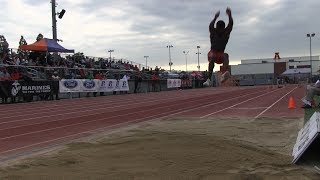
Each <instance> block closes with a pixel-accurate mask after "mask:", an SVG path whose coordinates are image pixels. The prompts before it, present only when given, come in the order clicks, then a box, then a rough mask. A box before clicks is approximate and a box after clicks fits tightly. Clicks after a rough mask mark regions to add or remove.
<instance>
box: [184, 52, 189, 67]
mask: <svg viewBox="0 0 320 180" xmlns="http://www.w3.org/2000/svg"><path fill="white" fill-rule="evenodd" d="M188 53H189V51H183V54H184V55H185V56H186V72H187V71H188V57H187V56H188Z"/></svg>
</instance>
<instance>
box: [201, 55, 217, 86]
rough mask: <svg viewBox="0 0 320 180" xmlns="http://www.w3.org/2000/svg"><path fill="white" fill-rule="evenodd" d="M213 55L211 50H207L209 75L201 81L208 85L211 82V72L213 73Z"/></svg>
mask: <svg viewBox="0 0 320 180" xmlns="http://www.w3.org/2000/svg"><path fill="white" fill-rule="evenodd" d="M215 58H216V57H215V55H214V53H213V52H212V51H209V53H208V61H209V65H208V72H209V77H207V81H206V82H204V83H203V85H204V86H210V85H211V82H212V74H213V69H214V63H215Z"/></svg>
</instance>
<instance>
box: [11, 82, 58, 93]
mask: <svg viewBox="0 0 320 180" xmlns="http://www.w3.org/2000/svg"><path fill="white" fill-rule="evenodd" d="M8 90H9V93H10V95H11V96H19V95H22V94H46V93H48V94H50V93H51V90H52V83H51V82H50V81H30V82H26V81H23V82H19V81H13V82H11V83H10V86H9V89H8Z"/></svg>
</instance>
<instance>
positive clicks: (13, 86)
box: [11, 81, 21, 96]
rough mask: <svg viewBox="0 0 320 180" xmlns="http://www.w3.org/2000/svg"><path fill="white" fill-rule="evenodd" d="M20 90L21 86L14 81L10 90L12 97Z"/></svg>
mask: <svg viewBox="0 0 320 180" xmlns="http://www.w3.org/2000/svg"><path fill="white" fill-rule="evenodd" d="M20 90H21V85H20V83H19V82H18V81H15V82H14V83H13V84H12V89H11V94H12V96H17V95H18V93H19V91H20Z"/></svg>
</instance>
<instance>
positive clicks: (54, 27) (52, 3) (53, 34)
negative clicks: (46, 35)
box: [51, 0, 66, 41]
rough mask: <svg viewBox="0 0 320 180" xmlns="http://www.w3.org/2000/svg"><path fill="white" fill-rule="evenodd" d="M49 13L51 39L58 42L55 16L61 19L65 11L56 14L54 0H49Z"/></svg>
mask: <svg viewBox="0 0 320 180" xmlns="http://www.w3.org/2000/svg"><path fill="white" fill-rule="evenodd" d="M51 12H52V38H53V40H55V41H58V38H57V18H56V15H59V16H58V18H59V19H62V17H63V15H64V13H66V10H64V9H62V10H61V12H59V13H56V0H51Z"/></svg>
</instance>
